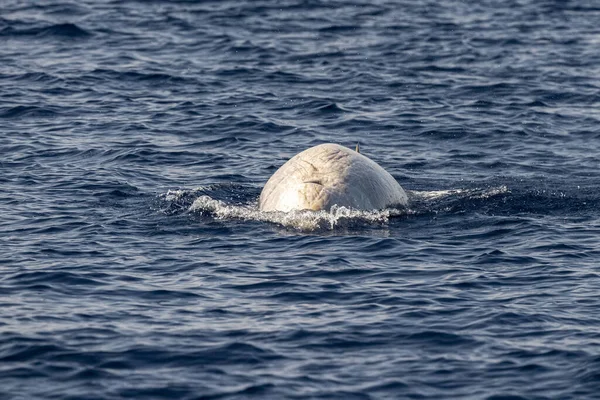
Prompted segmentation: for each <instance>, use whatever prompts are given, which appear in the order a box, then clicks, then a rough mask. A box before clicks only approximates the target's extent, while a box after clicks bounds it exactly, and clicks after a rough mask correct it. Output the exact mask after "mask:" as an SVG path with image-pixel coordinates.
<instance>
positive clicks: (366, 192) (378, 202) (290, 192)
mask: <svg viewBox="0 0 600 400" xmlns="http://www.w3.org/2000/svg"><path fill="white" fill-rule="evenodd" d="M357 150H358V147H357ZM407 204H408V198H407V196H406V193H405V192H404V189H402V187H401V186H400V185H399V184H398V182H396V180H395V179H394V177H392V176H391V175H390V174H389V173H388V172H387V171H386V170H384V169H383V168H382V167H380V166H379V165H378V164H377V163H376V162H375V161H372V160H371V159H369V158H367V157H365V156H364V155H362V154H360V153H358V151H353V150H350V149H348V148H346V147H343V146H340V145H337V144H332V143H327V144H321V145H318V146H315V147H311V148H310V149H307V150H304V151H303V152H301V153H299V154H296V155H295V156H294V157H292V158H291V159H290V160H289V161H288V162H286V163H285V164H283V166H282V167H281V168H279V169H278V170H277V171H276V172H275V173H274V174H273V176H272V177H271V178H270V179H269V181H268V182H267V184H266V185H265V187H264V188H263V190H262V193H261V194H260V200H259V207H260V210H261V211H284V212H288V211H292V210H314V211H319V210H329V209H330V208H331V207H332V206H333V205H338V206H343V207H348V208H353V209H357V210H377V209H383V208H386V207H391V206H406V205H407Z"/></svg>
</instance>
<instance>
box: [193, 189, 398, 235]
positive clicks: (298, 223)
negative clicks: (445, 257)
mask: <svg viewBox="0 0 600 400" xmlns="http://www.w3.org/2000/svg"><path fill="white" fill-rule="evenodd" d="M189 211H190V212H201V213H202V212H206V213H210V214H211V215H212V216H213V218H215V219H218V220H227V219H241V220H252V221H264V222H270V223H274V224H278V225H281V226H284V227H288V228H294V229H298V230H301V231H316V230H324V229H331V230H333V229H335V228H337V227H348V226H350V225H356V224H369V225H373V224H376V225H385V224H387V223H388V221H389V218H390V217H392V216H397V215H402V214H404V213H405V211H403V210H397V209H386V210H379V211H359V210H352V209H349V208H346V207H337V206H333V207H331V210H330V211H290V212H279V211H276V212H264V211H260V210H259V209H258V207H257V205H255V204H253V205H231V204H227V203H225V202H223V201H220V200H215V199H212V198H211V197H210V196H200V197H198V198H197V199H196V200H195V201H194V203H193V204H192V205H191V206H190V208H189Z"/></svg>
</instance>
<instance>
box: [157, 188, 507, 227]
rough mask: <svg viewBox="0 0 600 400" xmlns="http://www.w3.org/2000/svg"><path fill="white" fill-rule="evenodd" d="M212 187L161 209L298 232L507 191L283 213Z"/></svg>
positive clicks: (177, 196) (168, 197)
mask: <svg viewBox="0 0 600 400" xmlns="http://www.w3.org/2000/svg"><path fill="white" fill-rule="evenodd" d="M214 189H215V188H213V187H206V188H197V189H195V190H169V191H168V192H167V193H165V194H163V195H161V196H160V197H161V198H162V199H163V200H164V201H166V203H167V204H166V209H164V210H163V211H165V212H166V211H167V210H170V212H175V213H179V212H185V211H187V212H191V213H197V214H201V215H206V216H209V217H210V218H214V219H216V220H244V221H263V222H269V223H273V224H277V225H280V226H283V227H286V228H292V229H296V230H300V231H322V230H334V229H339V228H342V229H344V228H351V227H360V226H365V225H367V226H373V225H376V226H385V225H387V224H388V222H389V220H390V218H393V217H398V216H403V215H418V214H421V213H427V212H431V211H432V210H433V211H434V210H435V209H437V208H438V207H439V206H440V204H441V205H443V204H445V203H446V202H447V201H460V200H461V199H487V198H490V197H493V196H497V195H503V194H506V193H510V190H509V189H508V188H507V187H506V186H499V187H495V188H484V189H453V190H437V191H408V195H409V199H410V200H409V203H410V207H409V208H406V209H395V208H390V209H385V210H373V211H359V210H354V209H350V208H346V207H338V206H333V207H332V208H331V210H330V211H291V212H287V213H285V212H263V211H260V210H259V209H258V205H257V203H256V201H254V202H252V203H249V204H240V203H232V202H227V201H223V200H218V199H215V198H213V197H211V196H209V195H207V194H206V193H207V192H209V193H211V192H212V191H213V190H214ZM211 194H212V193H211ZM228 194H229V195H228V196H226V197H227V198H235V197H236V196H235V195H233V194H232V193H231V192H229V193H228ZM440 202H441V203H440ZM190 203H191V205H190ZM442 208H443V207H442ZM177 210H179V211H177Z"/></svg>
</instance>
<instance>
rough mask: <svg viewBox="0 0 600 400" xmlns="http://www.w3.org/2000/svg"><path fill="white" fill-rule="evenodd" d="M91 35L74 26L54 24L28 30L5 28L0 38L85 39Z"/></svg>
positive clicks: (0, 33)
mask: <svg viewBox="0 0 600 400" xmlns="http://www.w3.org/2000/svg"><path fill="white" fill-rule="evenodd" d="M91 35H92V34H91V33H90V32H88V31H86V30H85V29H82V28H80V27H78V26H77V25H75V24H71V23H65V24H55V25H50V26H44V27H37V28H30V29H15V28H13V27H10V26H9V27H6V28H4V29H2V30H1V31H0V36H36V37H62V38H72V39H75V38H85V37H88V36H91Z"/></svg>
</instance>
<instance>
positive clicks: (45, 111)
mask: <svg viewBox="0 0 600 400" xmlns="http://www.w3.org/2000/svg"><path fill="white" fill-rule="evenodd" d="M58 115H59V114H58V113H57V112H55V111H52V110H51V109H49V108H46V107H36V106H15V107H11V108H9V109H5V110H2V109H0V118H19V117H45V118H52V117H56V116H58Z"/></svg>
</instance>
